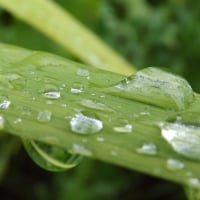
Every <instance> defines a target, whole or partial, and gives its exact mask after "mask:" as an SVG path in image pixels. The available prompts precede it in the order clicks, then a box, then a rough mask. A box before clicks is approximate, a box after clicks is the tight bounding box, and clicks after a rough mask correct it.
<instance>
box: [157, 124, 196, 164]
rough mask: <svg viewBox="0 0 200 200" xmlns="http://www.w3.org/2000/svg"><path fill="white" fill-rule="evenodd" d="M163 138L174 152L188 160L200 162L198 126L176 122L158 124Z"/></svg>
mask: <svg viewBox="0 0 200 200" xmlns="http://www.w3.org/2000/svg"><path fill="white" fill-rule="evenodd" d="M159 127H160V128H161V133H162V136H163V138H164V139H165V140H166V141H167V142H168V143H169V144H170V145H171V146H172V148H173V149H174V151H175V152H177V153H179V154H181V155H183V156H185V157H187V158H189V159H195V160H200V126H196V125H190V124H183V123H181V122H179V121H177V122H173V123H170V122H161V123H159Z"/></svg>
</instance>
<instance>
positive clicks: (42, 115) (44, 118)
mask: <svg viewBox="0 0 200 200" xmlns="http://www.w3.org/2000/svg"><path fill="white" fill-rule="evenodd" d="M51 115H52V113H51V112H50V111H48V110H43V111H40V112H39V113H38V116H37V120H38V121H39V122H49V121H50V120H51Z"/></svg>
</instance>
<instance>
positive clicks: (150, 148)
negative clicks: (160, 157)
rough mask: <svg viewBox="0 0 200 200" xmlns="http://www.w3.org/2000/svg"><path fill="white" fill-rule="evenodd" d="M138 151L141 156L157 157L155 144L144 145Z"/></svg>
mask: <svg viewBox="0 0 200 200" xmlns="http://www.w3.org/2000/svg"><path fill="white" fill-rule="evenodd" d="M136 151H137V152H138V153H140V154H146V155H156V154H157V146H156V145H155V144H153V143H144V144H142V145H141V146H140V147H139V148H137V150H136Z"/></svg>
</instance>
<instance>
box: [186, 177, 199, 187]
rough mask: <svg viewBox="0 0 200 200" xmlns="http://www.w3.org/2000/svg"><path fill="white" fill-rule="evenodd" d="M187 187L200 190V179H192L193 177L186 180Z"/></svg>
mask: <svg viewBox="0 0 200 200" xmlns="http://www.w3.org/2000/svg"><path fill="white" fill-rule="evenodd" d="M188 185H189V186H191V187H193V188H200V179H198V178H194V177H192V178H191V177H190V178H189V179H188Z"/></svg>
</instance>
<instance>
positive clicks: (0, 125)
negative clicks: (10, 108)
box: [0, 115, 5, 130]
mask: <svg viewBox="0 0 200 200" xmlns="http://www.w3.org/2000/svg"><path fill="white" fill-rule="evenodd" d="M4 126H5V119H4V117H3V116H1V115H0V130H3V129H4Z"/></svg>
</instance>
